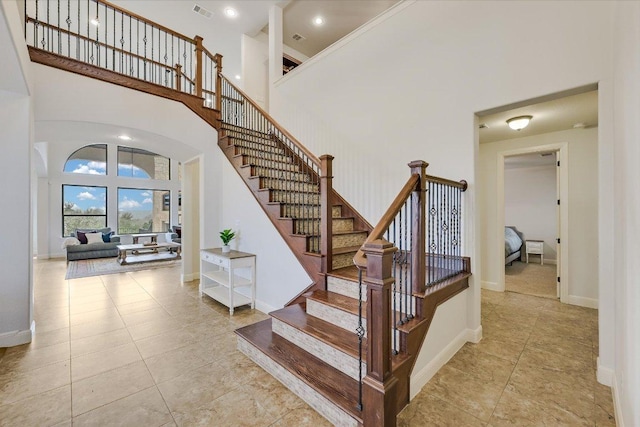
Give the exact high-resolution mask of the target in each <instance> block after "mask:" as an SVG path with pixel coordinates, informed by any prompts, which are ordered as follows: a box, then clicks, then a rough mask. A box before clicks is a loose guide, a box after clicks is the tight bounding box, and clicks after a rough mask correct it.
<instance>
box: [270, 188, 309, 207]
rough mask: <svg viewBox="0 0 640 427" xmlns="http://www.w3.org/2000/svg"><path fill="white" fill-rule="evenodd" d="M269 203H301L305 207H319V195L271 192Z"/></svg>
mask: <svg viewBox="0 0 640 427" xmlns="http://www.w3.org/2000/svg"><path fill="white" fill-rule="evenodd" d="M271 201H272V202H282V203H291V204H296V203H302V204H306V205H319V204H320V195H319V194H313V193H301V192H296V191H291V192H287V191H271Z"/></svg>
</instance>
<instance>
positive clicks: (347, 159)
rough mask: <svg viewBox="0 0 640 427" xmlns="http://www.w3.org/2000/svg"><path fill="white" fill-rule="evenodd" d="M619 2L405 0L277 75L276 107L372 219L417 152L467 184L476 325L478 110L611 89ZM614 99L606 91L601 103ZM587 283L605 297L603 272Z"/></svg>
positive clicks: (471, 314)
mask: <svg viewBox="0 0 640 427" xmlns="http://www.w3.org/2000/svg"><path fill="white" fill-rule="evenodd" d="M613 10H614V3H611V2H582V3H579V4H578V3H573V2H535V1H531V2H527V1H524V2H475V1H461V2H448V1H430V2H420V1H418V2H411V1H408V2H402V3H400V4H399V5H398V6H397V7H395V8H393V9H392V10H391V11H390V12H389V13H387V14H385V15H384V16H382V17H380V18H379V19H377V20H375V21H374V22H373V23H371V24H369V25H366V26H365V27H364V28H362V29H361V30H358V31H356V34H354V35H352V36H350V37H348V38H347V40H343V41H341V42H338V43H337V44H336V45H335V46H334V47H332V48H330V49H328V50H326V51H324V52H322V53H320V54H319V55H317V56H316V57H314V58H312V59H310V60H309V61H307V62H305V63H304V64H302V65H301V66H300V67H298V68H297V69H296V71H295V72H294V73H290V74H289V75H286V76H284V77H283V78H281V79H280V80H279V81H278V82H276V83H275V85H274V87H273V88H272V91H271V93H270V98H271V99H270V104H271V107H272V110H271V113H272V115H273V116H274V117H275V118H276V119H277V120H278V121H280V122H281V123H283V124H284V125H285V126H286V127H287V129H288V130H289V131H291V133H293V135H295V136H296V137H297V138H298V139H299V140H300V141H302V143H304V144H305V145H306V146H307V147H308V148H309V149H310V150H311V151H312V152H314V153H316V154H318V155H320V154H324V153H330V154H332V155H334V156H335V157H336V160H335V163H334V176H335V178H334V185H335V187H336V189H337V190H338V191H339V192H340V193H341V194H342V195H343V196H344V197H345V198H346V199H347V200H348V201H349V202H350V203H352V204H353V205H354V207H355V208H356V209H358V210H359V211H360V212H361V213H362V214H363V215H364V216H365V217H366V218H367V219H368V220H369V221H370V222H373V223H375V222H377V221H378V219H379V218H380V217H381V215H382V214H383V212H384V210H385V209H386V208H387V206H388V205H389V203H390V202H391V200H392V199H393V197H394V196H395V195H396V194H397V192H398V191H399V189H400V188H401V187H402V185H403V184H404V182H405V181H406V179H407V178H408V170H407V169H408V168H407V167H406V164H407V163H408V162H409V161H411V160H416V159H423V160H425V161H427V162H429V163H430V166H429V168H428V169H427V171H428V173H429V174H433V175H439V176H444V177H447V178H450V179H455V180H459V179H466V180H467V181H468V182H469V189H468V190H467V194H466V195H465V207H466V214H465V242H464V252H465V254H467V255H469V256H471V258H472V272H473V273H474V277H473V280H472V284H471V287H470V289H469V290H468V291H466V293H467V306H466V309H467V319H466V320H467V328H469V329H471V330H476V329H477V328H478V326H479V324H480V284H479V279H480V277H483V276H484V275H483V273H482V264H481V261H482V259H483V252H482V246H481V245H480V244H476V242H481V239H480V237H481V231H480V227H481V226H482V224H481V223H480V218H479V215H480V214H479V212H480V207H479V206H477V204H476V200H477V197H478V186H479V183H478V174H479V171H478V170H477V166H476V165H477V156H478V150H479V148H478V145H477V144H478V143H477V133H476V132H477V129H476V124H475V120H474V113H475V112H477V111H483V110H486V109H489V108H495V107H498V106H501V105H507V104H510V103H514V102H518V101H522V100H526V99H531V98H535V97H538V96H542V95H547V94H550V93H554V92H559V91H562V90H566V89H569V88H575V87H580V86H584V85H587V84H592V83H594V82H600V83H601V84H603V83H605V84H603V85H602V87H603V88H604V89H602V90H605V91H606V90H607V86H606V82H608V81H612V76H611V68H610V66H609V64H610V63H611V62H610V61H611V57H610V52H611V39H612V27H611V22H612V21H611V18H612V16H613ZM541 23H544V25H541ZM610 102H611V98H610V97H609V95H608V94H605V96H604V97H603V99H602V100H601V105H603V106H604V108H606V109H611V108H612V107H611V104H610ZM604 120H606V118H605V119H604ZM604 129H605V130H607V131H608V132H609V134H604V135H602V136H603V138H601V139H602V140H610V138H611V132H612V129H611V128H610V127H609V128H607V127H606V126H605V128H604ZM596 182H597V181H596ZM596 187H597V185H596ZM591 244H592V245H593V244H594V242H591ZM595 244H597V243H595ZM596 248H597V246H596ZM596 251H597V249H596ZM594 259H595V258H594ZM594 264H595V263H594ZM596 273H597V270H596ZM596 277H597V276H596ZM594 282H595V283H594ZM588 286H589V289H588V290H587V291H586V292H585V293H586V294H588V295H589V296H590V297H594V298H596V297H597V282H596V281H595V280H591V281H590V284H589V285H588ZM594 286H595V287H594ZM443 327H448V326H443ZM456 327H457V326H456V325H452V326H451V328H456ZM456 332H460V333H461V332H462V331H456Z"/></svg>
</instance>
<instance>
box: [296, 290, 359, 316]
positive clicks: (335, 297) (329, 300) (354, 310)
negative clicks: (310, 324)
mask: <svg viewBox="0 0 640 427" xmlns="http://www.w3.org/2000/svg"><path fill="white" fill-rule="evenodd" d="M306 297H307V299H308V300H309V299H311V300H314V301H318V302H320V303H322V304H325V305H328V306H330V307H333V308H337V309H338V310H342V311H344V312H347V313H350V314H353V315H355V316H357V315H358V305H359V301H358V300H357V299H355V298H350V297H347V296H345V295H342V294H338V293H335V292H331V291H320V290H318V291H313V292H310V293H308V294H306ZM362 317H364V318H366V317H367V304H366V303H363V304H362Z"/></svg>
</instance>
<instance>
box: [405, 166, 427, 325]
mask: <svg viewBox="0 0 640 427" xmlns="http://www.w3.org/2000/svg"><path fill="white" fill-rule="evenodd" d="M427 166H429V164H428V163H427V162H424V161H422V160H414V161H413V162H411V163H409V167H410V168H411V174H412V175H416V174H417V175H419V176H420V179H419V180H418V184H417V185H416V187H415V188H414V190H413V193H412V194H411V205H412V206H411V211H412V212H413V218H411V230H412V231H411V232H412V234H413V236H412V239H411V258H412V259H411V270H412V271H411V273H412V277H413V283H412V284H411V288H412V290H413V292H414V293H423V292H424V290H425V288H426V277H425V271H426V254H425V245H426V243H425V242H426V230H425V228H426V224H425V221H426V198H427V180H426V172H425V171H426V169H427ZM416 315H417V317H418V318H421V317H422V304H417V306H416Z"/></svg>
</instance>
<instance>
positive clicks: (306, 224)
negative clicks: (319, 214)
mask: <svg viewBox="0 0 640 427" xmlns="http://www.w3.org/2000/svg"><path fill="white" fill-rule="evenodd" d="M331 227H332V229H333V231H334V232H336V231H351V230H353V219H351V218H347V219H338V218H334V219H333V221H332V223H331ZM294 230H295V233H299V234H320V220H319V219H314V220H304V219H299V220H294Z"/></svg>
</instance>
